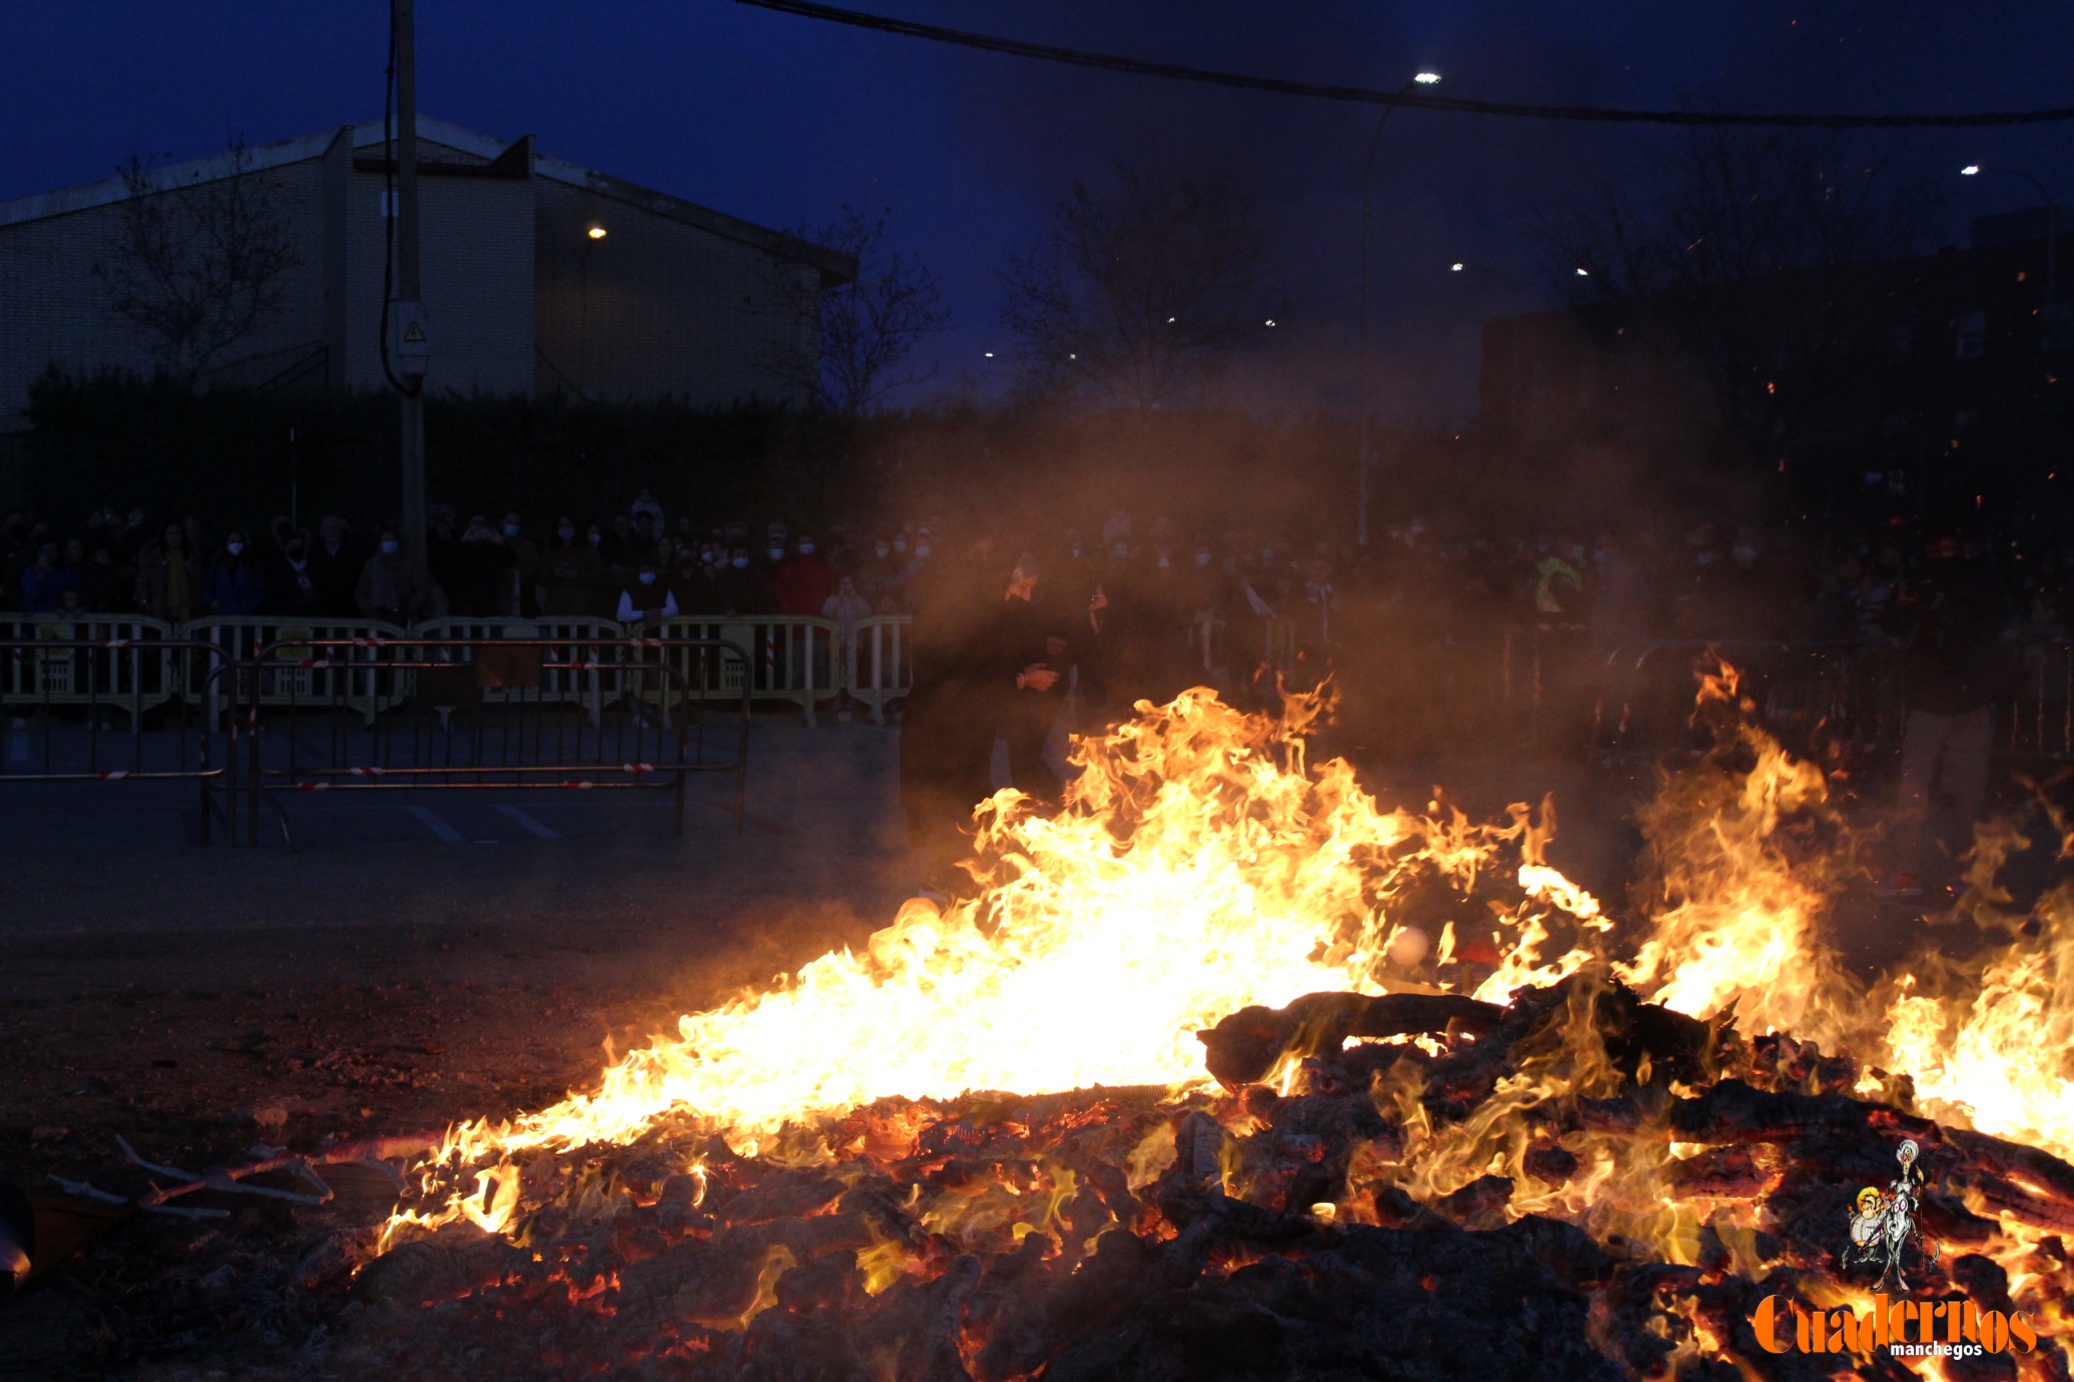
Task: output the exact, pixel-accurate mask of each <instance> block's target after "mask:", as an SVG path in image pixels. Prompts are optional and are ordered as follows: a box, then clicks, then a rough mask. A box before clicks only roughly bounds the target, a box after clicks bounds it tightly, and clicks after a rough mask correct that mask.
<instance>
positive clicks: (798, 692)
mask: <svg viewBox="0 0 2074 1382" xmlns="http://www.w3.org/2000/svg"><path fill="white" fill-rule="evenodd" d="M645 627H647V628H649V629H651V630H652V631H653V632H654V633H656V634H658V635H659V636H660V637H662V638H663V639H664V640H666V641H668V642H671V643H674V644H697V643H713V642H721V643H729V644H733V645H735V646H738V647H741V648H745V649H747V650H748V652H749V658H750V660H749V662H748V664H747V665H746V666H744V667H742V668H741V669H740V672H739V675H740V676H741V677H742V679H743V680H742V683H741V684H740V685H737V684H736V683H735V682H734V681H732V680H730V678H732V677H734V676H736V675H737V672H736V671H735V670H734V669H733V668H729V667H720V666H713V665H705V666H697V667H694V666H690V665H684V666H680V667H679V668H678V670H679V671H680V672H682V673H683V674H684V676H685V678H686V680H687V682H688V684H689V686H690V688H691V694H692V695H694V696H696V697H698V698H699V699H701V700H705V699H719V700H731V699H733V698H734V697H735V696H737V695H740V694H743V693H744V692H746V693H747V694H748V695H749V696H750V697H751V698H752V699H754V700H759V701H770V700H782V701H791V702H792V703H794V704H795V705H797V706H799V707H800V709H801V710H802V711H803V712H805V715H806V721H807V723H808V724H809V725H813V724H816V723H818V721H817V719H816V715H815V711H816V708H817V707H818V706H819V705H820V704H821V703H822V702H823V701H828V700H833V699H834V698H835V696H836V695H837V694H838V693H839V692H840V691H841V690H842V688H841V687H840V686H838V685H837V678H838V676H839V675H840V673H841V670H842V663H841V660H840V658H839V656H838V650H837V647H836V644H837V637H836V624H835V621H834V620H832V619H822V618H819V617H818V616H808V615H802V614H768V615H766V614H759V615H754V616H750V617H738V618H733V619H722V618H717V617H715V616H713V615H703V614H692V615H680V616H679V617H677V618H675V619H665V620H661V621H659V622H658V623H656V624H654V625H650V626H645ZM650 694H653V692H652V690H651V693H650Z"/></svg>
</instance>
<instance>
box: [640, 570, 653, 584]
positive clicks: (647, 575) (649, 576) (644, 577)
mask: <svg viewBox="0 0 2074 1382" xmlns="http://www.w3.org/2000/svg"><path fill="white" fill-rule="evenodd" d="M641 584H643V585H654V584H655V573H654V572H653V571H643V572H642V573H641Z"/></svg>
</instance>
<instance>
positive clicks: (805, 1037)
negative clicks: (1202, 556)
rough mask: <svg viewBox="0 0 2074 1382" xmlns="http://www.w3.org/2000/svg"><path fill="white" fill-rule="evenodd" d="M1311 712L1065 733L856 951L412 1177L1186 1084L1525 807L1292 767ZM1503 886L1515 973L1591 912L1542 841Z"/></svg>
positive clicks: (490, 1219) (482, 1195)
mask: <svg viewBox="0 0 2074 1382" xmlns="http://www.w3.org/2000/svg"><path fill="white" fill-rule="evenodd" d="M1320 711H1321V700H1320V698H1319V697H1317V696H1304V697H1295V698H1292V699H1291V700H1290V702H1289V703H1288V706H1287V709H1286V712H1285V714H1284V716H1283V717H1282V718H1281V719H1280V720H1279V721H1277V720H1275V719H1272V718H1269V717H1263V716H1249V715H1246V714H1244V713H1241V712H1240V711H1238V710H1235V709H1233V708H1232V707H1230V706H1228V705H1226V704H1224V703H1222V702H1221V701H1219V700H1218V698H1217V697H1216V695H1215V693H1213V692H1211V691H1208V690H1201V689H1199V690H1195V691H1189V692H1185V693H1183V694H1182V695H1181V696H1180V697H1178V698H1177V699H1176V700H1174V701H1173V702H1172V703H1171V704H1170V705H1167V706H1165V707H1163V708H1160V709H1158V710H1150V709H1149V708H1147V713H1143V714H1142V715H1141V718H1140V719H1138V720H1136V721H1133V722H1130V723H1127V724H1124V725H1123V726H1121V727H1120V728H1118V729H1117V730H1116V731H1115V732H1114V733H1112V734H1110V735H1108V736H1105V737H1100V738H1089V739H1086V740H1083V741H1081V743H1080V744H1079V747H1078V749H1077V750H1076V760H1075V761H1076V762H1077V763H1078V764H1079V766H1080V770H1081V771H1080V773H1079V776H1078V777H1077V778H1076V779H1075V780H1074V781H1073V782H1072V783H1070V784H1069V785H1068V786H1067V788H1066V789H1065V794H1064V801H1063V804H1062V807H1061V809H1060V810H1059V811H1057V812H1056V813H1055V814H1051V815H1041V814H1037V813H1034V812H1032V811H1030V810H1029V809H1027V804H1026V803H1025V802H1024V801H1023V800H1022V799H1020V798H1019V797H1018V796H1017V795H1016V794H1015V793H1013V792H1004V793H1002V794H1000V795H998V796H996V797H995V798H994V799H993V800H992V801H991V802H990V803H988V805H987V806H986V807H984V808H982V810H981V812H980V815H979V835H978V840H977V842H976V845H977V847H976V850H975V857H976V859H977V860H979V861H980V862H978V863H975V864H974V865H973V866H972V867H973V869H974V872H975V877H976V881H977V882H978V883H979V884H980V885H981V888H980V891H979V893H978V895H977V896H976V897H974V898H971V899H968V900H963V901H959V902H956V903H954V904H952V905H951V906H949V907H948V908H947V909H943V910H939V909H938V908H937V907H936V906H934V905H932V904H930V903H928V902H926V901H922V900H915V901H911V902H909V903H907V904H906V905H905V906H904V907H903V908H902V909H901V911H900V913H899V914H898V916H897V917H896V918H895V919H894V921H893V923H892V924H891V925H890V926H888V927H886V928H885V929H884V930H882V931H880V932H878V933H877V934H875V935H873V936H872V937H871V939H870V941H869V942H868V944H867V945H866V947H865V949H864V951H863V952H862V953H861V954H860V953H854V952H852V951H850V950H848V949H843V950H838V951H832V952H830V953H828V954H825V955H823V956H821V957H820V958H819V959H816V960H814V961H812V962H811V963H809V964H807V965H805V966H804V967H802V968H801V969H800V970H799V971H798V972H797V973H796V974H794V975H792V976H791V977H790V978H788V979H785V980H783V981H781V982H780V983H778V984H776V985H775V986H773V987H771V988H768V989H766V990H763V991H759V992H752V993H748V994H744V995H742V996H741V997H739V998H737V999H735V1000H734V1001H732V1002H729V1003H727V1004H724V1005H723V1006H721V1007H718V1008H714V1009H712V1010H710V1011H706V1012H700V1013H692V1014H689V1015H687V1016H685V1017H683V1018H682V1019H680V1021H679V1023H678V1030H677V1033H676V1035H675V1036H674V1037H671V1038H663V1039H658V1040H656V1041H655V1042H654V1043H653V1044H651V1045H649V1046H648V1047H646V1048H643V1049H640V1050H636V1051H633V1052H630V1053H629V1054H628V1055H627V1056H625V1057H624V1058H623V1059H622V1060H620V1061H619V1063H618V1064H617V1065H615V1066H613V1067H612V1068H611V1069H609V1070H608V1071H606V1072H605V1074H604V1076H603V1079H602V1081H601V1083H600V1085H599V1087H598V1088H597V1089H596V1090H595V1091H593V1092H589V1093H585V1094H579V1095H572V1096H570V1097H569V1098H567V1099H565V1100H563V1101H562V1102H561V1103H559V1104H556V1105H554V1106H553V1107H551V1108H546V1109H542V1110H540V1111H538V1112H535V1113H528V1114H524V1115H522V1116H520V1117H518V1118H516V1119H513V1120H511V1121H509V1122H497V1123H492V1122H489V1121H479V1122H471V1123H465V1124H462V1125H459V1126H457V1127H455V1128H454V1129H452V1130H451V1131H450V1133H449V1134H448V1137H447V1140H446V1144H445V1146H444V1147H443V1148H442V1149H441V1151H440V1153H439V1155H437V1156H436V1157H435V1158H434V1159H433V1162H432V1163H431V1165H432V1175H431V1177H430V1179H429V1181H428V1185H427V1189H428V1190H436V1189H438V1188H440V1187H442V1186H445V1185H450V1184H451V1180H450V1179H448V1178H449V1177H451V1175H452V1173H454V1172H466V1171H468V1170H470V1169H472V1168H482V1167H486V1166H487V1167H496V1166H498V1165H500V1164H503V1163H505V1162H506V1161H507V1160H508V1159H509V1158H511V1157H514V1156H518V1155H521V1154H524V1153H527V1152H530V1151H536V1150H544V1151H564V1150H569V1149H573V1148H576V1147H581V1146H584V1145H588V1144H593V1143H601V1142H612V1143H619V1142H625V1141H628V1140H631V1139H633V1138H635V1137H638V1136H640V1135H641V1134H642V1132H644V1131H645V1130H646V1129H647V1128H648V1127H650V1126H651V1125H652V1124H653V1123H654V1122H655V1121H656V1120H657V1119H658V1118H660V1117H662V1116H664V1115H666V1114H670V1113H673V1112H677V1111H687V1110H688V1111H695V1112H696V1113H697V1114H698V1115H700V1116H702V1117H704V1118H705V1119H708V1120H710V1121H711V1122H712V1123H713V1125H714V1126H716V1127H717V1128H720V1129H724V1130H725V1131H726V1132H727V1134H728V1135H729V1136H730V1137H731V1138H733V1139H734V1140H735V1141H736V1143H737V1144H738V1145H740V1144H744V1143H748V1142H753V1141H754V1140H755V1139H757V1138H758V1137H759V1136H763V1135H768V1134H771V1133H774V1132H776V1131H777V1130H779V1129H780V1128H782V1127H783V1126H785V1125H786V1124H788V1123H791V1122H794V1121H797V1120H802V1119H807V1118H811V1117H813V1116H814V1115H817V1114H828V1113H837V1112H841V1111H844V1110H847V1109H850V1108H854V1107H857V1106H859V1105H862V1104H866V1103H869V1102H871V1101H873V1100H875V1099H879V1098H882V1097H885V1096H890V1095H901V1096H907V1097H916V1098H920V1097H942V1096H954V1095H957V1094H961V1093H964V1092H966V1091H970V1090H990V1089H991V1090H1012V1091H1017V1092H1021V1093H1038V1092H1045V1091H1053V1090H1066V1089H1076V1088H1085V1087H1089V1086H1093V1085H1097V1084H1108V1085H1126V1084H1128V1085H1146V1084H1153V1085H1171V1086H1176V1087H1182V1086H1188V1085H1192V1084H1197V1083H1201V1082H1204V1081H1205V1079H1206V1077H1205V1076H1204V1075H1203V1072H1202V1053H1201V1047H1200V1046H1199V1045H1198V1043H1197V1042H1196V1040H1195V1037H1194V1033H1195V1032H1196V1031H1197V1030H1199V1029H1201V1028H1204V1027H1208V1026H1211V1025H1213V1024H1214V1023H1215V1022H1216V1021H1217V1020H1218V1019H1219V1018H1221V1017H1223V1016H1225V1015H1226V1014H1228V1013H1230V1012H1233V1011H1235V1010H1236V1009H1238V1008H1242V1007H1245V1006H1247V1005H1248V1004H1264V1005H1268V1006H1279V1005H1281V1004H1284V1003H1287V1002H1289V1001H1290V1000H1291V999H1294V998H1297V997H1299V996H1301V995H1303V994H1305V993H1311V992H1316V991H1319V990H1345V991H1356V992H1369V993H1373V992H1379V991H1381V989H1380V987H1379V984H1378V977H1377V976H1378V972H1379V957H1380V956H1381V954H1382V951H1383V948H1384V947H1385V946H1386V945H1387V944H1388V941H1389V939H1390V934H1391V930H1392V927H1393V920H1392V917H1391V915H1390V912H1389V907H1390V903H1391V900H1392V898H1393V897H1394V896H1395V895H1396V894H1397V892H1398V891H1399V890H1400V889H1402V888H1403V887H1404V886H1406V885H1407V884H1408V883H1409V882H1410V881H1411V880H1412V879H1414V878H1416V877H1439V878H1442V879H1444V880H1446V881H1448V882H1450V883H1451V884H1453V885H1454V886H1455V887H1456V888H1458V889H1464V890H1466V889H1467V888H1469V887H1471V886H1473V885H1474V884H1475V882H1476V879H1477V876H1478V874H1479V872H1480V871H1484V870H1488V869H1489V868H1490V867H1491V864H1492V858H1493V855H1494V854H1495V853H1496V851H1497V850H1498V848H1499V847H1500V846H1501V845H1503V844H1504V843H1505V842H1507V841H1510V840H1514V839H1517V838H1519V837H1520V836H1522V835H1523V834H1524V833H1525V831H1526V824H1525V813H1524V810H1522V811H1521V812H1520V813H1519V814H1518V816H1517V818H1516V819H1515V820H1514V821H1513V822H1512V823H1511V824H1509V825H1505V826H1491V827H1485V826H1477V825H1472V824H1470V823H1469V822H1468V821H1466V820H1465V819H1464V818H1463V817H1462V816H1461V815H1460V814H1459V813H1446V814H1445V815H1439V814H1436V815H1435V816H1430V817H1422V816H1413V815H1410V814H1408V813H1406V812H1403V811H1384V810H1381V809H1380V808H1379V807H1378V806H1377V804H1376V802H1375V800H1374V798H1373V797H1371V796H1370V795H1369V794H1368V793H1367V792H1365V791H1363V790H1362V789H1361V788H1360V786H1358V785H1357V783H1356V781H1355V777H1354V772H1353V769H1352V768H1351V767H1350V766H1348V765H1347V764H1346V763H1345V762H1343V761H1333V762H1330V763H1326V764H1324V765H1323V766H1322V767H1319V768H1317V769H1316V770H1310V769H1308V768H1307V766H1306V764H1305V762H1304V758H1303V752H1302V750H1303V740H1302V739H1301V737H1300V735H1301V733H1302V731H1303V730H1304V729H1305V728H1306V727H1307V726H1308V724H1309V723H1310V722H1311V721H1312V720H1313V719H1314V718H1315V717H1316V716H1317V715H1318V714H1319V713H1320ZM1521 882H1522V883H1523V884H1524V885H1525V886H1526V888H1527V891H1528V898H1527V900H1526V901H1525V902H1523V903H1521V904H1520V906H1519V907H1518V908H1517V909H1516V910H1515V911H1513V912H1512V913H1510V914H1508V915H1507V916H1505V917H1502V918H1500V919H1499V922H1498V929H1499V931H1500V933H1501V937H1503V938H1504V940H1505V949H1506V951H1507V952H1508V954H1509V956H1510V964H1509V969H1508V972H1509V973H1511V974H1513V975H1514V977H1515V979H1518V980H1522V981H1523V980H1524V977H1525V976H1528V975H1533V974H1539V973H1544V971H1542V970H1537V969H1536V968H1535V965H1534V960H1535V959H1536V958H1537V956H1538V954H1539V948H1540V947H1541V946H1542V945H1543V944H1544V943H1545V942H1547V941H1548V940H1549V936H1550V932H1549V929H1548V926H1547V924H1546V922H1545V921H1544V919H1543V918H1544V914H1546V913H1548V912H1550V911H1552V910H1554V908H1555V906H1556V905H1557V904H1562V905H1566V906H1568V907H1571V908H1573V909H1582V910H1583V911H1584V912H1585V913H1587V914H1588V925H1590V926H1594V927H1599V928H1603V927H1604V926H1605V925H1606V923H1605V921H1604V919H1603V917H1601V916H1600V915H1599V911H1598V907H1597V904H1596V903H1595V902H1592V901H1591V900H1590V898H1589V896H1588V895H1586V894H1584V893H1583V892H1582V891H1581V890H1579V889H1577V888H1575V887H1574V886H1573V885H1571V884H1569V883H1568V881H1567V880H1564V879H1562V878H1561V876H1560V875H1559V874H1556V873H1555V872H1554V871H1553V870H1551V869H1548V868H1546V867H1545V866H1544V865H1541V864H1540V863H1539V862H1538V858H1536V859H1535V860H1534V861H1533V862H1532V863H1530V864H1529V866H1528V868H1527V870H1526V871H1525V872H1524V873H1523V876H1522V878H1521ZM1520 939H1524V940H1525V941H1527V944H1526V945H1525V946H1520V945H1517V944H1514V943H1513V942H1514V941H1517V940H1520ZM1561 968H1562V966H1561V965H1560V964H1558V965H1556V966H1555V967H1553V968H1550V969H1548V970H1546V971H1545V972H1546V973H1549V974H1553V973H1557V972H1560V971H1561ZM506 1183H507V1181H506V1180H505V1179H503V1178H502V1177H492V1176H487V1175H485V1176H484V1177H483V1178H481V1179H478V1180H477V1182H476V1183H475V1187H474V1189H473V1191H472V1193H467V1194H463V1193H461V1192H460V1191H459V1190H454V1191H453V1192H452V1193H451V1194H450V1195H449V1197H448V1199H447V1201H446V1205H445V1208H443V1209H439V1210H436V1211H433V1212H432V1213H431V1214H429V1215H427V1216H424V1217H418V1216H416V1215H407V1216H405V1217H404V1220H401V1221H399V1222H409V1223H416V1224H419V1225H424V1224H432V1223H438V1222H446V1221H450V1220H453V1219H455V1218H462V1217H465V1218H467V1219H469V1220H471V1221H473V1222H475V1223H478V1224H480V1225H482V1226H483V1227H485V1228H491V1229H499V1228H503V1227H505V1226H506V1224H507V1223H508V1222H509V1220H510V1205H511V1196H509V1195H508V1194H506V1193H505V1191H504V1186H505V1184H506Z"/></svg>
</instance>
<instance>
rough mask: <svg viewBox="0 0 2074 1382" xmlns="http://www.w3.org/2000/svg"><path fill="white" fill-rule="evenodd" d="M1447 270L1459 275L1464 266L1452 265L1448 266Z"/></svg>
mask: <svg viewBox="0 0 2074 1382" xmlns="http://www.w3.org/2000/svg"><path fill="white" fill-rule="evenodd" d="M1447 268H1448V272H1449V273H1455V274H1458V273H1460V272H1462V266H1461V265H1460V264H1450V265H1448V266H1447Z"/></svg>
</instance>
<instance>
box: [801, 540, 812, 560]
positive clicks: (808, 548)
mask: <svg viewBox="0 0 2074 1382" xmlns="http://www.w3.org/2000/svg"><path fill="white" fill-rule="evenodd" d="M799 554H800V555H801V556H803V557H811V556H812V555H814V544H813V543H811V542H802V543H800V544H799Z"/></svg>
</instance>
